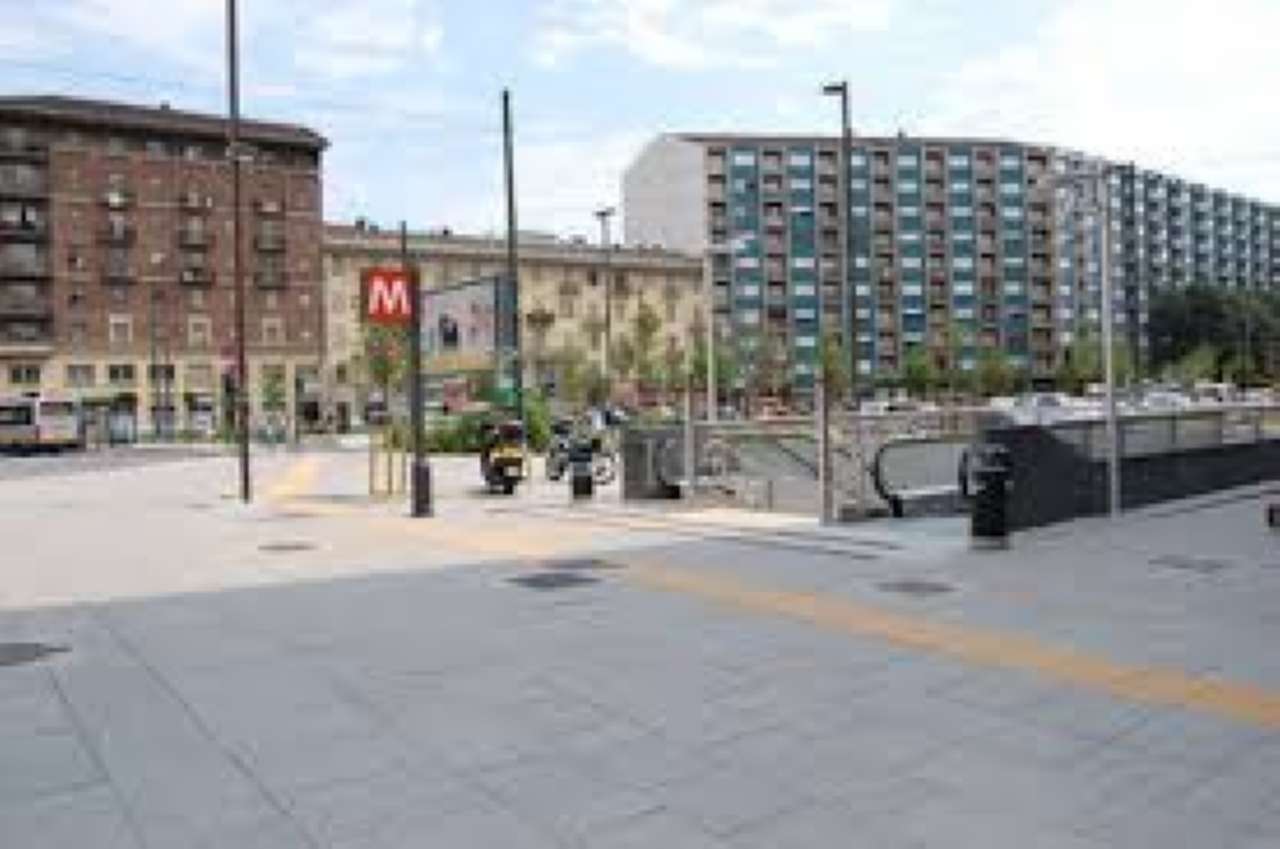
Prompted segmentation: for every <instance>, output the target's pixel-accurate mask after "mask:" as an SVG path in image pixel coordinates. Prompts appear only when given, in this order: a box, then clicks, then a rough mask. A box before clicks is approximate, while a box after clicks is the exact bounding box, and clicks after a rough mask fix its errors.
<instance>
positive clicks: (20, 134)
mask: <svg viewBox="0 0 1280 849" xmlns="http://www.w3.org/2000/svg"><path fill="white" fill-rule="evenodd" d="M242 137H243V140H244V142H245V143H246V145H247V146H248V149H249V151H250V154H249V161H248V162H246V164H245V165H244V168H243V174H244V178H243V193H242V198H243V210H244V213H243V218H242V221H243V224H244V227H243V233H242V239H243V245H244V256H245V268H244V274H245V283H246V292H247V300H246V313H247V322H246V327H247V333H246V337H247V338H246V342H247V348H248V353H249V392H250V398H251V405H252V410H253V413H252V415H253V420H254V421H255V422H261V421H262V420H263V414H264V412H265V411H268V408H271V409H273V410H279V412H280V413H281V414H282V415H284V416H289V415H292V411H297V412H298V413H299V415H300V416H301V417H302V419H303V420H304V422H305V421H306V420H307V419H313V420H314V419H317V418H318V417H319V415H320V404H319V396H318V393H319V380H318V376H319V372H320V367H321V359H322V356H323V351H324V340H323V332H324V331H323V322H322V307H323V293H322V291H321V272H322V268H321V244H322V220H323V219H322V190H321V185H322V184H321V155H322V153H323V151H324V148H325V146H326V142H325V139H324V138H322V137H321V136H319V135H318V134H316V133H314V132H312V131H310V130H307V129H304V128H301V127H295V126H287V125H282V124H268V123H259V122H249V121H247V122H244V125H243V131H242ZM231 195H232V181H231V167H230V164H229V161H228V158H227V137H226V124H225V122H224V121H223V120H222V119H221V118H219V117H215V116H210V115H200V114H193V113H189V112H182V111H178V110H175V109H171V108H169V107H168V106H167V105H161V106H159V107H142V106H133V105H126V104H119V103H105V102H96V101H88V100H79V99H71V98H63V97H7V98H0V395H15V394H25V393H35V392H44V393H54V392H56V393H68V394H72V395H74V396H76V397H79V398H81V399H82V400H83V401H84V402H85V403H86V405H87V406H88V407H90V408H92V409H93V410H95V411H96V415H94V416H92V418H93V419H94V420H96V421H98V422H100V423H104V424H107V423H109V424H110V426H111V427H112V428H113V430H114V431H115V433H116V435H117V436H128V435H131V434H135V433H149V432H150V431H151V430H152V429H154V428H157V427H158V428H160V429H161V430H163V431H166V432H167V431H184V430H197V431H208V430H209V429H212V428H215V427H217V426H219V425H226V424H229V422H230V412H231V407H232V404H231V402H232V398H231V397H230V392H231V387H232V384H231V382H230V377H231V375H232V369H233V363H234V356H233V353H234V347H235V295H234V293H235V280H234V277H233V274H232V264H233V237H232V213H233V209H232V199H231Z"/></svg>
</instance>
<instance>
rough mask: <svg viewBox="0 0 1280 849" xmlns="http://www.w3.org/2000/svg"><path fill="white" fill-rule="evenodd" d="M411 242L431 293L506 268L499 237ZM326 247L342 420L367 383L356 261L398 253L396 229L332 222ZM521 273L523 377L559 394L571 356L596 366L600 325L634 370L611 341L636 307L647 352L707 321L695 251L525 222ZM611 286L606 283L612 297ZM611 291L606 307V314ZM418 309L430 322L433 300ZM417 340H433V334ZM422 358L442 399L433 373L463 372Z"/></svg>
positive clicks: (674, 346)
mask: <svg viewBox="0 0 1280 849" xmlns="http://www.w3.org/2000/svg"><path fill="white" fill-rule="evenodd" d="M408 249H409V257H410V262H411V263H412V264H413V265H414V266H415V267H416V268H417V269H418V272H419V274H420V279H421V281H422V287H423V289H424V292H427V293H430V292H433V291H436V292H438V291H439V290H440V289H441V288H442V287H450V286H453V285H456V284H459V283H464V282H467V281H480V280H496V279H500V278H502V277H503V276H504V275H505V272H506V242H505V241H504V240H502V239H497V238H489V237H482V236H464V235H458V234H452V233H449V232H447V231H439V232H430V233H410V234H409V236H408ZM324 254H325V256H324V274H325V321H326V328H327V335H326V339H327V356H326V360H327V368H326V372H325V386H326V395H327V397H328V398H329V399H330V402H331V403H330V405H329V406H330V407H331V409H332V412H333V415H334V416H335V417H336V419H337V420H338V422H339V423H344V422H345V423H349V424H358V423H359V421H360V419H361V417H362V416H363V413H364V409H365V405H366V404H367V403H368V401H369V397H370V393H371V391H372V390H373V388H372V387H370V386H369V381H368V376H367V374H365V370H364V369H363V368H362V365H361V364H362V361H363V358H364V355H365V345H366V336H365V325H364V322H363V320H362V313H361V294H360V273H361V271H362V270H363V269H365V268H369V267H373V266H396V265H398V264H399V262H400V236H399V233H398V231H390V230H379V229H378V228H376V227H373V226H370V225H367V224H364V223H357V224H355V225H340V224H331V225H328V226H327V227H326V229H325V244H324ZM517 277H518V279H519V290H520V313H521V323H520V326H521V346H522V350H523V364H524V384H525V386H526V387H534V388H539V389H542V390H544V391H546V392H547V393H548V394H550V395H552V396H555V395H557V394H563V393H561V392H560V390H561V389H562V388H563V387H562V385H561V384H562V379H563V377H564V374H563V372H564V369H565V363H566V361H567V360H574V361H576V362H577V363H578V365H579V367H580V368H585V369H597V370H601V371H602V370H603V368H604V365H605V334H606V329H607V330H608V332H609V334H610V336H611V337H612V340H613V350H614V352H615V362H614V363H613V364H612V365H613V370H615V371H625V372H627V374H625V375H623V377H624V378H638V377H639V376H640V375H639V369H638V366H637V363H636V360H637V358H636V357H635V356H634V355H633V356H631V357H629V358H628V359H629V360H630V362H629V363H625V364H624V363H623V362H621V357H620V355H619V354H618V350H619V349H620V348H624V347H628V346H631V347H632V350H633V351H634V345H632V344H631V343H632V342H633V341H634V340H635V339H636V336H637V325H638V317H639V316H640V315H641V313H642V312H644V313H646V314H647V315H648V316H651V317H652V320H651V327H652V330H651V336H652V338H651V342H650V347H651V348H652V350H651V351H649V352H648V359H650V360H652V361H655V362H658V361H665V360H667V359H669V358H670V357H674V356H676V355H680V356H683V355H684V353H686V352H687V351H688V350H690V347H689V346H690V345H692V344H694V340H695V339H697V338H699V336H700V334H701V333H702V329H703V328H704V327H705V322H706V313H707V310H706V306H705V303H706V302H705V289H704V287H703V285H702V262H701V260H700V259H698V258H696V257H691V256H686V255H683V254H679V253H673V252H670V251H659V250H648V249H646V250H640V249H630V248H614V249H611V250H605V249H603V248H601V247H600V246H597V245H589V244H587V243H586V242H584V241H582V240H565V239H557V238H555V237H550V236H537V235H533V234H522V235H521V238H520V245H519V253H518V266H517ZM606 286H611V287H612V296H611V298H609V299H606V295H605V290H606ZM425 297H426V298H428V299H430V298H431V297H432V296H431V295H430V294H427V295H426V296H425ZM433 302H434V301H433ZM609 303H611V304H612V308H611V318H610V320H609V321H608V322H606V320H605V317H606V307H607V304H609ZM424 315H425V316H427V323H428V324H430V322H431V318H432V317H431V308H430V306H428V307H426V308H425V310H424ZM428 332H430V331H428ZM628 340H629V341H628ZM424 347H425V348H426V349H427V350H428V352H430V351H431V350H432V349H433V347H434V346H433V344H432V340H431V339H430V338H428V339H427V340H426V342H425V345H424ZM427 366H428V372H429V375H430V376H431V377H432V378H434V379H435V381H436V384H435V385H434V386H431V387H429V391H428V397H429V398H430V399H434V400H437V401H438V400H439V397H438V392H439V389H440V386H439V382H440V381H441V380H444V379H446V378H449V377H455V378H456V377H458V375H452V374H444V373H441V366H440V361H439V360H438V359H435V358H429V361H428V363H427ZM624 366H629V368H626V367H624ZM444 368H445V370H452V366H444ZM483 368H484V366H481V369H483ZM433 371H434V372H435V373H434V374H431V372H433Z"/></svg>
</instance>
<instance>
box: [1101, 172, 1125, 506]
mask: <svg viewBox="0 0 1280 849" xmlns="http://www.w3.org/2000/svg"><path fill="white" fill-rule="evenodd" d="M1110 173H1111V172H1110V169H1109V168H1103V169H1102V170H1101V172H1100V173H1099V176H1098V198H1099V199H1100V201H1101V202H1102V363H1103V366H1102V367H1103V379H1104V380H1105V382H1106V387H1107V411H1106V412H1107V511H1108V513H1110V515H1111V517H1112V518H1116V517H1118V516H1119V515H1120V429H1119V427H1118V423H1117V421H1116V371H1115V350H1114V348H1115V344H1114V335H1115V329H1114V327H1113V324H1114V318H1113V316H1112V313H1113V304H1112V294H1111V179H1110Z"/></svg>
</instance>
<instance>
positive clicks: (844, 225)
mask: <svg viewBox="0 0 1280 849" xmlns="http://www.w3.org/2000/svg"><path fill="white" fill-rule="evenodd" d="M840 128H841V134H840V155H839V157H837V166H838V167H839V168H840V176H839V178H838V179H837V180H836V187H837V189H838V190H839V191H840V199H839V201H838V202H837V206H836V209H837V210H839V212H840V235H841V245H842V248H843V251H844V254H843V256H841V257H840V271H841V279H840V290H841V293H842V294H843V296H844V297H843V301H842V303H843V304H844V306H845V315H844V316H843V324H844V332H845V333H847V334H848V336H847V337H846V338H847V339H848V344H849V401H850V402H851V403H853V404H854V405H855V408H856V405H857V402H858V391H857V388H858V326H857V325H858V322H857V318H858V308H857V303H856V301H855V292H854V289H853V286H852V283H851V281H850V279H849V255H850V253H852V251H853V233H852V232H851V231H852V229H853V228H852V227H850V226H849V219H850V215H849V203H850V200H849V148H850V146H852V144H853V130H852V129H851V128H850V127H849V81H848V80H845V81H843V82H841V83H840Z"/></svg>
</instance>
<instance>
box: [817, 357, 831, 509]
mask: <svg viewBox="0 0 1280 849" xmlns="http://www.w3.org/2000/svg"><path fill="white" fill-rule="evenodd" d="M827 377H828V375H827V368H826V362H825V360H824V361H823V362H822V363H820V364H819V367H818V381H817V385H816V387H815V389H816V391H815V393H814V394H815V396H816V397H815V398H814V401H815V402H816V407H817V409H816V413H817V420H818V492H819V506H818V510H819V514H818V522H819V523H820V524H823V525H825V524H827V523H828V522H830V521H831V519H832V516H833V510H832V503H833V501H834V499H833V498H832V474H831V472H832V470H831V415H830V414H831V404H830V397H831V396H830V393H829V392H828V391H827V389H828V385H827Z"/></svg>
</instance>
